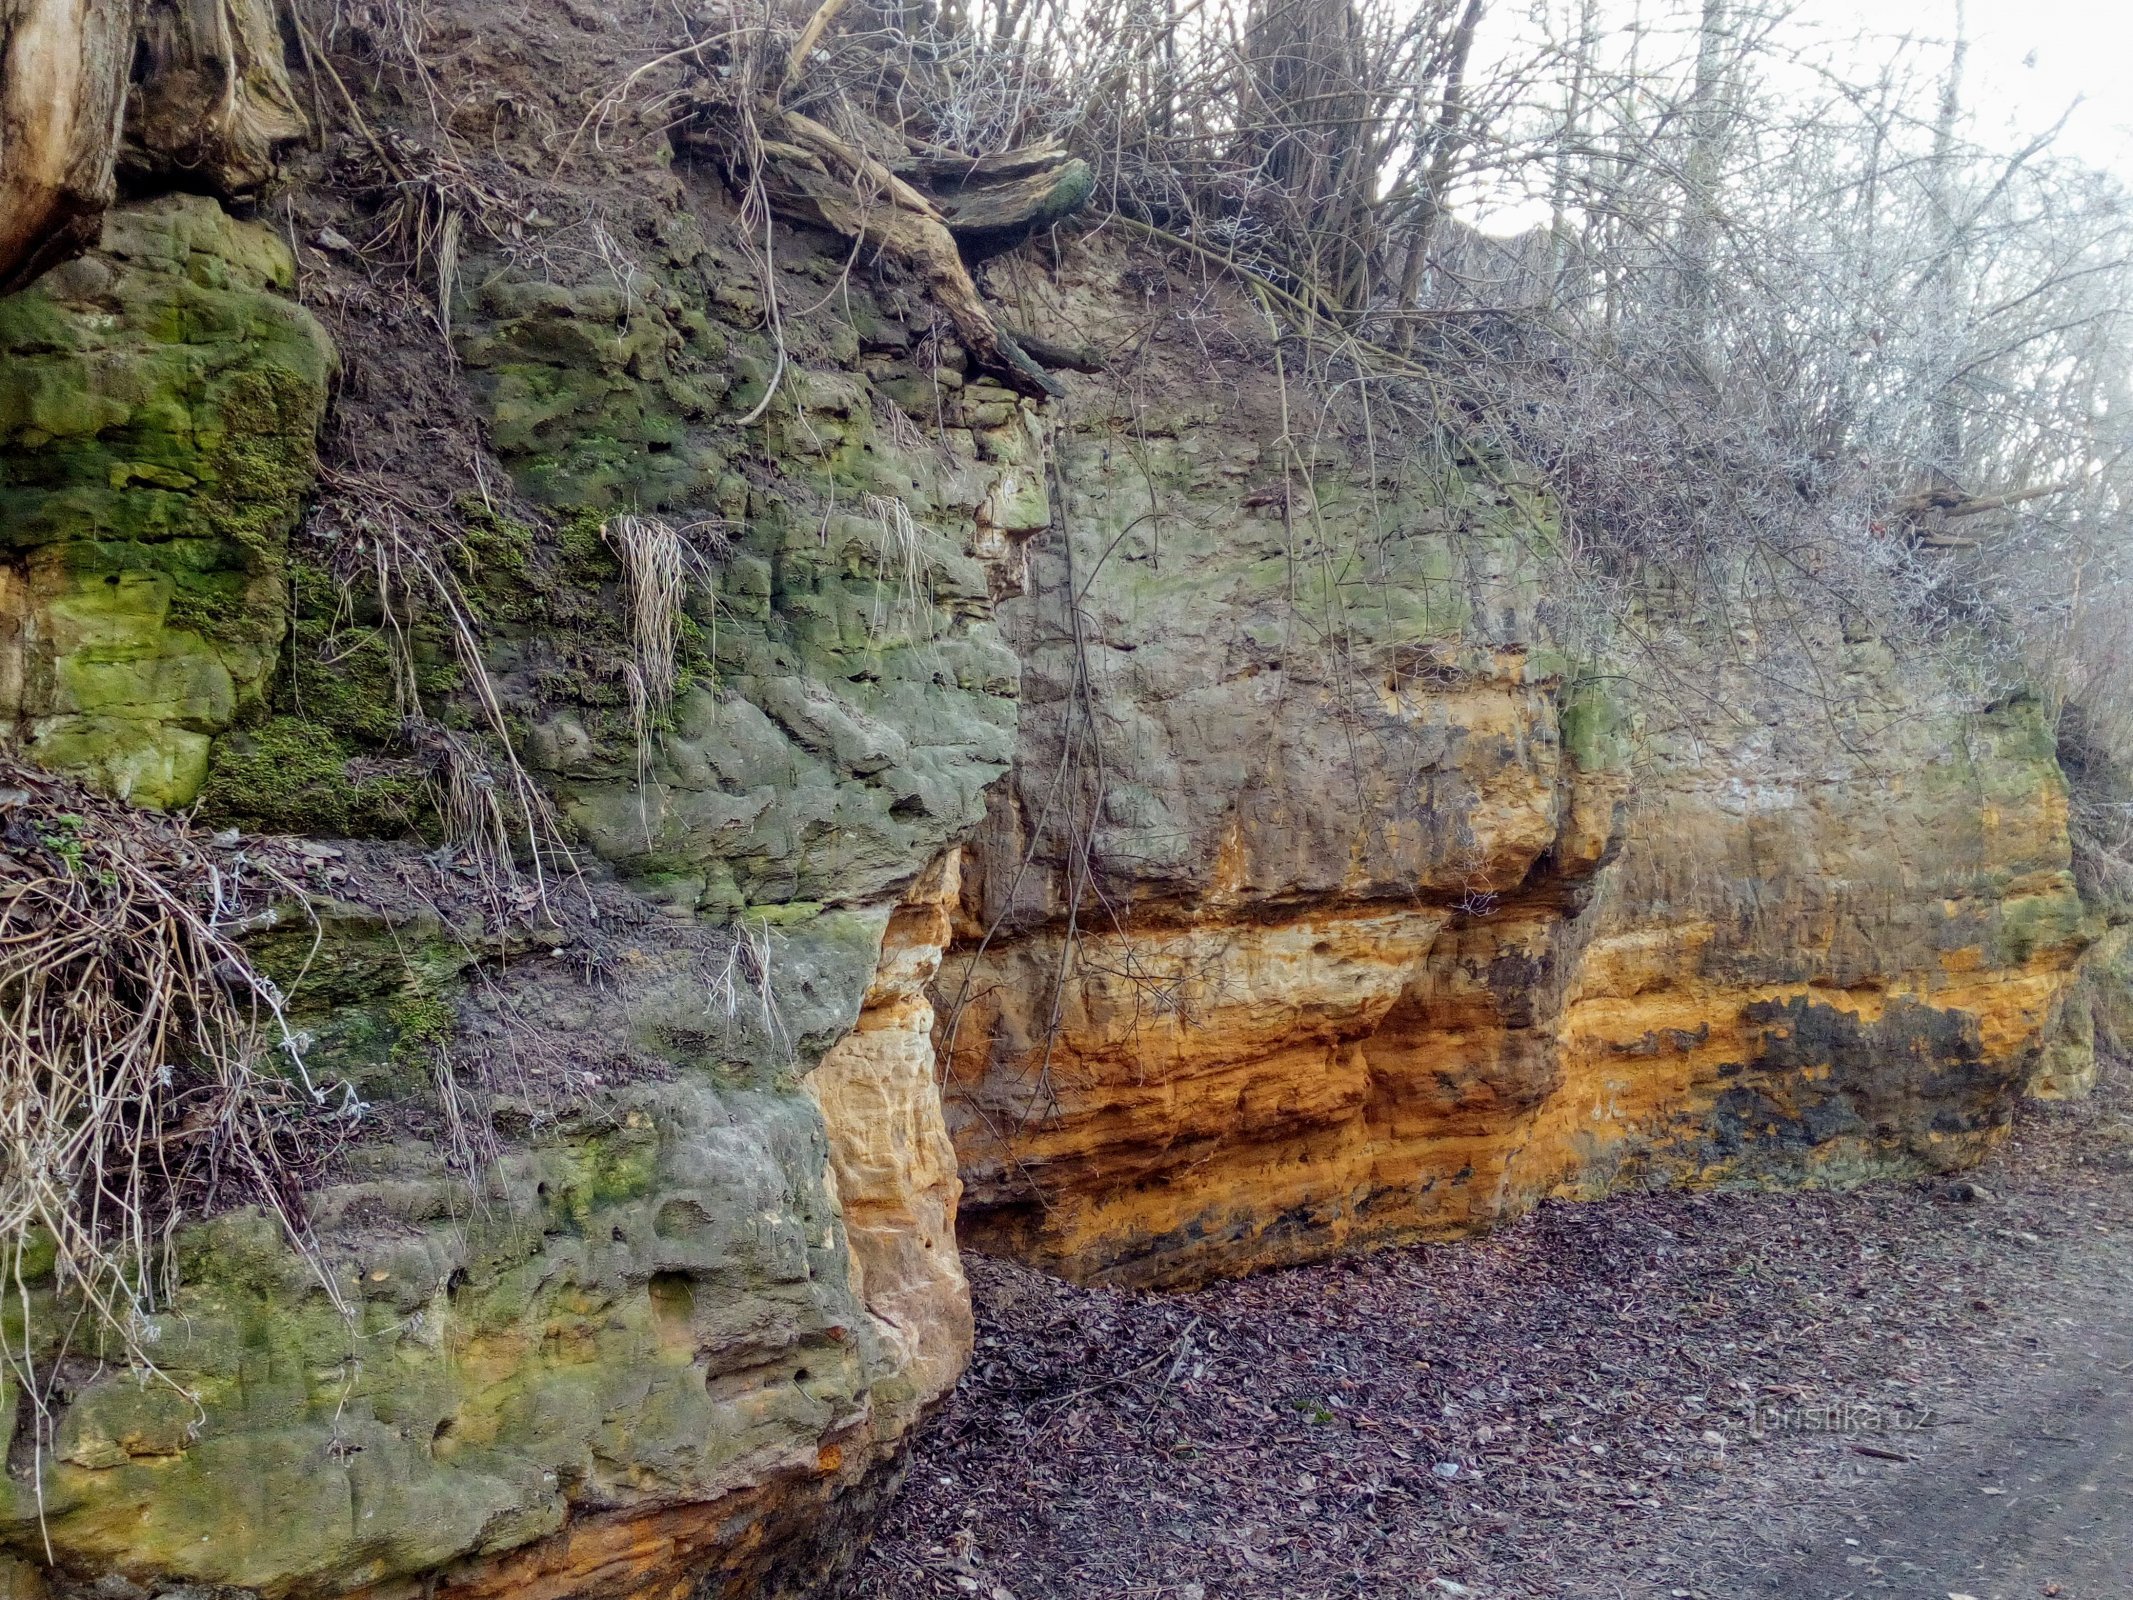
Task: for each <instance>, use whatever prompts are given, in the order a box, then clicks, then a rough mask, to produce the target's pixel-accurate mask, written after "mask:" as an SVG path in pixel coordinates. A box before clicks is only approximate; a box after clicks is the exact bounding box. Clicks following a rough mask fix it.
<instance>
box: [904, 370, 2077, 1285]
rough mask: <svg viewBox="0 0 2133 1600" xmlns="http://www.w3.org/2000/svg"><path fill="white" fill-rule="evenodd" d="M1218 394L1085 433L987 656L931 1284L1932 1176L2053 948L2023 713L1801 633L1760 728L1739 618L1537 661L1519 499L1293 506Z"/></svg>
mask: <svg viewBox="0 0 2133 1600" xmlns="http://www.w3.org/2000/svg"><path fill="white" fill-rule="evenodd" d="M1226 379H1227V380H1228V381H1224V382H1221V383H1218V384H1215V385H1212V386H1202V388H1201V389H1200V391H1199V393H1198V394H1196V395H1194V394H1191V393H1190V391H1189V389H1188V387H1187V386H1186V385H1184V384H1183V383H1168V384H1166V383H1162V382H1160V381H1159V382H1156V383H1152V384H1151V383H1147V382H1146V380H1145V379H1144V380H1143V383H1142V385H1141V386H1139V387H1136V388H1135V389H1131V390H1128V389H1125V388H1122V387H1119V386H1114V385H1109V384H1105V383H1102V382H1100V381H1099V382H1090V383H1085V384H1080V385H1078V386H1077V389H1076V392H1075V397H1074V401H1073V403H1072V410H1071V412H1070V413H1069V414H1068V415H1069V417H1070V420H1069V421H1068V422H1067V423H1065V424H1064V427H1063V433H1062V437H1061V439H1060V442H1059V445H1058V448H1057V452H1056V461H1057V468H1056V470H1057V474H1058V478H1059V480H1060V483H1061V486H1062V492H1061V499H1060V513H1061V515H1060V517H1059V519H1058V522H1057V523H1056V524H1055V528H1054V530H1053V533H1052V535H1051V536H1050V537H1049V538H1047V539H1046V540H1044V541H1043V542H1041V543H1040V544H1039V545H1038V546H1037V547H1036V548H1035V550H1034V551H1033V559H1032V583H1031V588H1030V591H1029V593H1028V594H1027V595H1026V596H1024V597H1022V598H1019V599H1016V600H1013V601H1011V602H1009V603H1008V604H1007V606H1006V607H1005V608H1004V611H1003V623H1004V625H1005V626H1006V627H1007V629H1008V631H1009V635H1010V637H1011V638H1012V639H1013V640H1014V642H1015V644H1016V646H1017V648H1018V649H1019V650H1020V651H1021V653H1022V655H1023V660H1024V702H1023V716H1022V732H1021V746H1020V749H1019V752H1018V754H1017V758H1016V766H1015V773H1014V776H1013V777H1012V778H1011V779H1010V781H1009V782H1008V783H1007V784H1005V785H1003V786H1002V787H1001V788H1000V789H999V790H997V791H995V803H994V810H993V814H992V816H991V817H990V818H989V820H988V822H987V825H986V827H985V829H984V830H983V832H982V833H981V834H980V836H979V843H978V845H977V846H976V848H975V849H974V852H973V854H972V856H971V858H970V861H969V863H968V868H967V871H966V882H967V883H968V884H969V885H970V886H971V892H970V893H969V895H968V896H967V897H966V915H965V921H964V931H963V936H962V938H961V940H960V941H959V944H958V946H957V949H956V950H955V951H954V952H952V953H951V955H950V957H949V960H948V963H947V966H946V968H945V972H944V978H943V981H942V984H941V997H942V1002H943V1007H944V1011H945V1013H946V1015H947V1018H948V1021H947V1024H946V1026H945V1028H944V1054H945V1058H946V1063H947V1072H948V1087H947V1095H948V1101H949V1116H950V1122H951V1127H952V1128H953V1130H954V1133H955V1137H956V1141H957V1145H958V1148H959V1149H960V1150H961V1152H962V1159H963V1166H964V1177H965V1183H966V1191H965V1197H964V1211H963V1226H964V1233H965V1238H966V1240H968V1241H970V1242H972V1243H975V1244H977V1245H978V1246H980V1247H981V1248H985V1249H991V1250H996V1251H1003V1252H1006V1253H1009V1254H1013V1255H1016V1256H1019V1257H1022V1258H1024V1259H1027V1260H1030V1261H1033V1262H1035V1263H1038V1264H1040V1265H1043V1266H1046V1267H1048V1268H1051V1269H1053V1270H1057V1271H1061V1272H1064V1273H1066V1274H1068V1275H1071V1276H1074V1277H1077V1278H1083V1279H1090V1280H1097V1281H1108V1282H1123V1283H1144V1284H1184V1283H1191V1282H1193V1281H1195V1280H1198V1279H1202V1278H1204V1277H1206V1276H1208V1275H1210V1274H1217V1273H1228V1272H1237V1271H1243V1270H1248V1269H1251V1268H1255V1267H1260V1266H1266V1265H1273V1264H1278V1263H1281V1262H1285V1261H1294V1260H1299V1259H1305V1258H1309V1257H1314V1256H1320V1255H1324V1254H1327V1253H1329V1252H1333V1251H1337V1250H1341V1249H1345V1248H1353V1247H1357V1246H1365V1245H1370V1244H1380V1243H1389V1242H1398V1241H1407V1240H1414V1239H1424V1238H1433V1237H1442V1236H1446V1235H1449V1234H1454V1233H1458V1232H1462V1231H1467V1230H1471V1229H1476V1228H1486V1227H1488V1226H1491V1225H1492V1224H1495V1223H1498V1222H1501V1221H1503V1220H1505V1219H1507V1218H1509V1217H1512V1216H1515V1215H1517V1214H1518V1213H1519V1212H1520V1211H1522V1210H1524V1209H1526V1208H1528V1207H1530V1206H1532V1205H1533V1204H1535V1203H1536V1202H1537V1201H1538V1200H1540V1199H1541V1198H1543V1197H1545V1196H1548V1195H1565V1194H1567V1195H1581V1196H1590V1195H1598V1194H1604V1193H1606V1192H1608V1191H1610V1190H1611V1189H1614V1188H1618V1187H1622V1186H1628V1185H1640V1186H1641V1185H1645V1184H1651V1183H1697V1184H1716V1183H1727V1182H1774V1183H1823V1182H1847V1181H1852V1180H1856V1179H1859V1178H1862V1177H1866V1176H1871V1175H1876V1174H1886V1173H1897V1172H1907V1171H1917V1170H1938V1169H1941V1168H1945V1167H1950V1166H1955V1165H1959V1164H1962V1163H1964V1162H1967V1161H1970V1160H1974V1159H1975V1158H1976V1157H1977V1156H1978V1155H1979V1153H1980V1152H1981V1151H1982V1149H1983V1148H1984V1147H1985V1146H1986V1145H1987V1144H1988V1143H1989V1142H1990V1141H1991V1140H1992V1139H1994V1138H1995V1137H1997V1135H1998V1134H1999V1132H2000V1131H2001V1130H2002V1129H2004V1127H2005V1125H2006V1122H2007V1118H2008V1115H2009V1112H2010V1108H2011V1105H2012V1102H2013V1100H2014V1098H2015V1096H2016V1094H2017V1092H2018V1090H2019V1088H2020V1085H2021V1084H2022V1082H2023V1080H2024V1078H2025V1076H2026V1074H2027V1073H2028V1072H2029V1071H2030V1069H2031V1067H2032V1065H2033V1063H2034V1062H2035V1061H2036V1059H2037V1057H2038V1052H2039V1049H2040V1043H2041V1040H2042V1038H2043V1034H2044V1027H2045V1023H2046V1020H2047V1018H2048V1017H2049V1015H2050V1014H2051V1012H2052V1011H2053V1008H2054V1006H2055V1005H2056V1004H2057V1003H2058V1002H2059V997H2060V995H2061V993H2062V992H2063V990H2064V988H2065V985H2066V983H2067V980H2068V972H2069V969H2070V968H2071V967H2072V965H2073V963H2074V961H2075V959H2076V957H2077V956H2078V954H2079V952H2080V951H2081V949H2082V948H2083V946H2084V945H2085V944H2086V943H2087V942H2088V939H2089V938H2090V936H2091V935H2090V929H2089V924H2088V922H2087V920H2086V918H2085V914H2084V911H2083V907H2082V903H2081V899H2080V897H2079V895H2078V894H2077V893H2076V890H2075V886H2074V881H2073V878H2072V875H2071V873H2070V871H2069V854H2068V844H2067V833H2066V796H2065V786H2064V783H2063V781H2062V780H2061V778H2060V775H2059V771H2058V767H2057V764H2056V762H2055V760H2054V755H2053V749H2052V743H2051V738H2050V735H2049V733H2048V731H2047V730H2046V727H2045V725H2044V722H2043V719H2042V717H2041V715H2040V713H2039V711H2038V709H2037V708H2036V707H2035V706H2033V705H2030V704H2027V703H2024V702H2022V701H2019V700H2017V701H2011V702H2005V703H1999V704H1987V703H1984V702H1982V701H1979V700H1977V699H1976V698H1974V697H1966V696H1964V695H1963V694H1961V693H1959V692H1957V691H1956V690H1955V689H1954V688H1953V687H1952V686H1951V684H1950V683H1949V682H1948V681H1947V679H1946V676H1945V674H1944V672H1943V671H1942V669H1940V668H1938V667H1936V666H1935V665H1934V664H1933V663H1932V662H1931V661H1930V660H1926V659H1919V660H1913V661H1899V660H1897V659H1896V658H1895V657H1894V656H1893V655H1892V654H1891V652H1890V651H1889V649H1888V648H1887V647H1886V646H1884V645H1882V644H1880V643H1878V642H1876V641H1873V640H1846V639H1844V638H1842V637H1839V636H1838V635H1837V634H1836V632H1835V630H1834V629H1833V628H1832V629H1828V630H1826V631H1827V633H1828V637H1827V638H1821V637H1818V638H1817V640H1816V647H1817V649H1818V650H1819V651H1821V652H1822V659H1823V660H1824V661H1825V662H1826V663H1829V665H1827V666H1825V668H1824V670H1825V671H1826V672H1827V674H1828V679H1827V684H1828V685H1829V687H1828V688H1827V692H1826V694H1825V695H1824V696H1823V697H1822V698H1814V697H1811V696H1809V695H1806V694H1804V693H1802V692H1800V691H1799V690H1798V689H1797V688H1795V689H1794V690H1792V691H1789V692H1788V691H1781V690H1780V689H1778V688H1776V687H1773V686H1772V685H1771V683H1770V680H1771V679H1782V678H1783V677H1784V676H1785V675H1786V674H1787V672H1788V671H1790V670H1793V669H1798V668H1800V665H1801V664H1800V663H1799V662H1798V661H1797V659H1788V656H1787V652H1786V638H1785V630H1784V627H1781V626H1780V625H1779V624H1778V623H1777V622H1776V621H1774V620H1773V621H1771V622H1769V623H1766V624H1765V627H1766V628H1767V632H1768V634H1769V637H1767V638H1766V637H1761V636H1759V635H1757V634H1756V633H1755V631H1754V628H1755V624H1754V622H1753V621H1752V620H1750V621H1744V622H1741V623H1738V624H1737V627H1738V628H1739V630H1740V631H1739V632H1738V633H1737V634H1736V635H1735V636H1733V637H1731V638H1730V639H1729V640H1728V641H1727V642H1728V645H1729V648H1727V649H1724V650H1721V649H1718V648H1715V647H1712V648H1706V647H1704V646H1703V645H1700V644H1698V642H1697V641H1698V639H1699V637H1701V635H1700V633H1699V630H1705V629H1708V627H1709V624H1708V623H1707V622H1705V621H1703V620H1701V619H1693V618H1677V619H1673V621H1672V628H1673V634H1672V638H1673V643H1674V644H1676V645H1678V646H1679V647H1680V652H1679V653H1680V655H1681V657H1682V659H1680V660H1676V661H1673V662H1662V663H1660V664H1658V665H1657V666H1656V667H1655V666H1654V665H1653V664H1652V663H1649V662H1646V663H1635V662H1630V661H1628V660H1626V659H1619V660H1618V659H1613V658H1611V657H1610V656H1609V655H1607V654H1606V653H1604V652H1603V653H1598V654H1593V655H1588V656H1587V657H1585V658H1584V659H1577V658H1575V657H1573V656H1571V655H1569V654H1566V652H1565V647H1564V645H1563V644H1562V643H1561V642H1559V641H1560V639H1561V638H1562V637H1564V635H1565V632H1566V630H1563V629H1562V628H1561V627H1560V626H1559V625H1558V626H1551V623H1550V608H1549V606H1548V604H1547V603H1546V597H1547V592H1548V589H1549V588H1550V587H1551V585H1552V583H1553V582H1554V580H1553V579H1552V578H1551V577H1550V574H1551V572H1552V571H1553V570H1554V568H1553V562H1554V561H1555V560H1556V556H1555V551H1554V544H1555V536H1554V531H1553V528H1552V524H1551V521H1550V517H1549V513H1548V511H1547V508H1546V507H1545V506H1544V505H1542V504H1540V503H1538V502H1536V501H1535V500H1534V499H1533V497H1532V496H1531V494H1530V492H1529V491H1528V490H1527V488H1526V487H1525V486H1523V485H1522V484H1521V483H1520V482H1519V480H1518V478H1517V476H1516V474H1515V473H1512V472H1510V471H1508V470H1506V469H1505V468H1503V467H1502V466H1501V465H1492V464H1490V463H1488V462H1485V461H1480V460H1476V459H1472V458H1466V457H1461V456H1459V455H1458V454H1456V453H1451V454H1447V453H1444V452H1443V451H1442V448H1441V447H1439V448H1438V449H1436V450H1424V451H1415V450H1413V449H1412V447H1408V448H1407V449H1403V450H1400V451H1393V450H1389V449H1386V448H1385V447H1384V445H1383V442H1382V438H1380V439H1379V441H1378V447H1379V448H1380V449H1381V450H1383V451H1384V453H1383V454H1381V455H1379V456H1377V457H1376V458H1375V459H1373V458H1372V457H1371V456H1370V455H1369V454H1367V448H1368V446H1367V442H1366V441H1367V435H1365V434H1364V431H1363V429H1362V428H1361V427H1359V426H1358V427H1355V428H1353V429H1350V430H1348V431H1347V433H1346V434H1345V436H1342V435H1341V432H1340V429H1339V427H1338V423H1337V421H1329V422H1323V423H1322V424H1321V426H1320V432H1319V435H1318V438H1319V443H1318V445H1317V446H1316V451H1317V453H1316V455H1315V456H1313V457H1311V458H1309V459H1306V458H1305V457H1304V455H1303V454H1302V453H1300V452H1298V451H1297V450H1296V449H1295V448H1294V446H1291V447H1289V449H1288V450H1287V451H1286V452H1285V450H1284V445H1283V429H1284V424H1285V420H1286V417H1287V413H1285V412H1284V410H1283V408H1282V405H1281V402H1280V397H1279V396H1278V395H1277V394H1274V393H1272V392H1270V389H1269V387H1268V386H1267V385H1266V384H1265V382H1264V379H1263V378H1259V377H1258V376H1257V375H1255V374H1254V373H1252V372H1251V371H1250V370H1248V369H1247V370H1239V371H1233V372H1231V373H1229V374H1227V375H1226ZM1150 391H1152V392H1153V393H1154V394H1155V395H1156V396H1158V397H1159V398H1156V399H1154V400H1152V401H1151V400H1150V399H1148V398H1147V394H1148V393H1149V392H1150ZM1069 597H1071V598H1069ZM1784 609H1785V608H1784V607H1783V606H1782V605H1779V604H1776V603H1773V604H1772V605H1771V606H1770V607H1769V608H1768V610H1769V612H1770V614H1771V616H1772V617H1773V618H1774V617H1776V616H1777V615H1779V614H1780V613H1782V612H1783V611H1784ZM1742 610H1743V615H1744V617H1747V618H1750V619H1752V618H1754V617H1755V616H1756V615H1757V610H1756V607H1755V606H1754V604H1753V603H1752V600H1750V601H1749V602H1748V603H1746V604H1744V605H1743V607H1742ZM1560 621H1561V617H1560V613H1559V612H1558V613H1557V615H1556V622H1557V623H1558V624H1560ZM1788 625H1789V624H1788ZM1686 663H1693V664H1686ZM1640 667H1641V669H1642V670H1643V671H1644V672H1645V673H1646V674H1647V676H1646V677H1645V678H1644V679H1643V680H1642V681H1640V679H1639V677H1638V675H1637V674H1638V672H1639V670H1640ZM1669 670H1670V671H1673V672H1675V673H1676V674H1678V676H1676V677H1675V678H1674V679H1673V683H1675V684H1679V683H1683V682H1686V681H1689V680H1690V679H1691V678H1695V679H1699V680H1700V682H1699V686H1698V693H1700V694H1706V695H1708V696H1709V697H1708V698H1705V699H1700V700H1699V699H1695V698H1690V697H1686V696H1684V695H1683V694H1682V693H1681V692H1680V691H1679V690H1678V689H1676V690H1675V691H1674V692H1673V693H1665V692H1655V691H1656V690H1658V689H1659V688H1661V687H1664V686H1665V685H1664V684H1663V681H1662V680H1659V679H1657V678H1655V677H1654V676H1652V674H1654V673H1656V672H1661V671H1669ZM1713 686H1715V687H1716V690H1717V692H1716V693H1715V694H1709V691H1710V689H1711V688H1712V687H1713ZM1684 700H1686V704H1685V705H1684Z"/></svg>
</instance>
